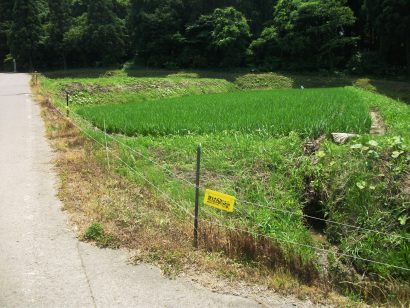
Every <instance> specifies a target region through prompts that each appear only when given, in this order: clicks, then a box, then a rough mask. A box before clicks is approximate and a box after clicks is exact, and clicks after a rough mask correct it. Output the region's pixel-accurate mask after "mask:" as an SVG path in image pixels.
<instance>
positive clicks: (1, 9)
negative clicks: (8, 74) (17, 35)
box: [0, 0, 14, 69]
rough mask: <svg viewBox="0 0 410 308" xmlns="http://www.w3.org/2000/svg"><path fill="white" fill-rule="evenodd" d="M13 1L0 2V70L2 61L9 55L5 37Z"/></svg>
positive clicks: (7, 31)
mask: <svg viewBox="0 0 410 308" xmlns="http://www.w3.org/2000/svg"><path fill="white" fill-rule="evenodd" d="M13 4H14V1H12V0H1V1H0V69H1V68H2V67H3V63H4V60H5V58H6V56H7V54H8V53H9V49H8V46H7V36H8V33H9V30H10V27H11V20H12V19H11V17H12V11H13Z"/></svg>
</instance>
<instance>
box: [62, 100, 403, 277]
mask: <svg viewBox="0 0 410 308" xmlns="http://www.w3.org/2000/svg"><path fill="white" fill-rule="evenodd" d="M55 109H56V110H57V111H58V112H59V113H60V115H61V116H62V117H64V118H66V117H65V115H64V114H63V113H62V112H61V111H60V110H59V109H58V108H57V107H55ZM66 119H67V118H66ZM68 120H69V122H70V123H71V124H72V125H74V126H75V127H76V128H77V129H79V130H80V131H81V132H83V133H84V134H85V135H87V136H88V137H89V138H90V139H92V140H93V141H94V142H96V143H97V144H99V145H100V146H101V147H103V148H104V147H105V146H104V144H102V143H101V142H100V141H98V140H97V139H96V138H94V137H93V136H92V135H91V134H89V133H88V132H86V131H85V130H84V129H83V128H82V127H80V126H79V125H77V124H76V123H75V122H74V121H72V120H71V119H68ZM103 133H104V132H103ZM109 151H110V152H111V153H113V155H114V156H115V157H116V158H117V159H118V160H119V161H121V162H122V163H123V164H125V165H126V166H127V167H128V168H129V169H131V170H132V171H133V172H135V173H136V174H137V175H138V176H140V177H141V178H142V179H143V180H144V181H146V182H147V183H148V184H150V185H151V186H152V187H153V188H154V189H155V190H157V191H158V192H159V193H160V194H161V195H163V196H165V197H166V198H167V199H168V200H170V201H171V202H172V203H174V205H175V206H176V207H177V208H178V209H180V210H182V211H183V212H185V213H186V214H187V215H188V217H191V218H194V215H193V214H192V213H191V212H190V211H189V210H188V209H187V208H185V207H183V206H181V205H180V204H179V202H178V201H176V200H175V199H173V198H172V197H171V196H170V195H169V194H168V193H167V192H165V191H163V190H162V189H160V188H159V187H157V186H156V185H155V184H154V183H152V182H151V181H150V180H149V179H148V178H146V177H145V176H144V175H143V174H142V173H140V172H138V171H137V170H136V169H135V168H133V167H132V166H130V165H129V164H128V163H127V162H126V161H124V160H123V159H122V158H121V157H120V156H118V155H117V154H116V153H115V152H114V151H113V150H112V149H109ZM290 213H292V212H290ZM201 221H202V222H205V223H208V224H210V225H214V226H218V227H222V228H227V229H230V230H232V231H236V232H244V233H247V234H249V235H253V236H257V237H262V238H266V239H270V240H275V241H279V242H283V243H287V244H291V245H295V246H299V247H305V248H310V249H313V250H316V251H320V252H325V253H333V254H336V255H338V256H340V257H346V258H351V259H355V260H360V261H363V262H367V263H373V264H378V265H383V266H387V267H390V268H395V269H399V270H404V271H410V268H406V267H401V266H397V265H393V264H389V263H385V262H380V261H376V260H372V259H367V258H363V257H360V256H354V255H350V254H346V253H341V252H334V251H332V250H329V249H324V248H320V247H315V246H313V245H308V244H302V243H298V242H295V241H290V240H286V239H281V238H278V237H274V236H271V235H270V236H269V235H266V234H261V233H257V232H253V231H249V230H244V229H238V228H234V227H232V226H228V225H222V224H220V223H218V222H215V221H210V220H206V219H205V220H201ZM369 231H372V230H369ZM373 231H375V230H373Z"/></svg>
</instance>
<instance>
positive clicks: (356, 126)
mask: <svg viewBox="0 0 410 308" xmlns="http://www.w3.org/2000/svg"><path fill="white" fill-rule="evenodd" d="M77 111H78V113H79V114H80V115H82V116H83V117H84V118H86V119H88V120H89V121H91V122H92V123H93V124H94V125H96V126H98V127H100V128H102V127H103V123H104V121H105V122H106V126H107V131H108V132H110V133H121V134H125V135H129V136H134V135H157V136H163V135H189V134H207V133H215V132H222V131H226V132H241V133H255V134H264V135H276V136H277V135H287V134H289V133H290V132H292V131H295V132H297V133H299V134H300V135H301V136H304V137H317V136H319V135H321V134H324V133H332V132H348V133H366V132H368V131H369V129H370V126H371V118H370V116H369V113H368V109H367V107H366V105H365V104H364V103H363V101H362V100H361V97H360V96H359V95H358V94H357V93H355V92H354V91H353V89H351V88H329V89H307V90H299V89H280V90H270V91H247V92H245V91H244V92H241V91H238V92H232V93H222V94H209V95H201V96H188V97H179V98H173V99H166V100H158V101H151V102H142V103H138V104H133V103H131V104H125V105H121V106H118V105H105V106H88V107H79V108H78V110H77Z"/></svg>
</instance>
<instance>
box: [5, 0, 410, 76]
mask: <svg viewBox="0 0 410 308" xmlns="http://www.w3.org/2000/svg"><path fill="white" fill-rule="evenodd" d="M14 6H15V7H16V8H17V10H14V11H13V7H14ZM12 20H14V22H12ZM12 27H13V28H12ZM11 29H13V31H10V30H11ZM409 32H410V5H409V2H408V0H321V1H319V0H252V1H251V0H218V1H217V0H210V1H205V0H97V1H89V0H56V1H51V0H48V1H46V0H26V1H23V0H14V1H13V0H1V1H0V68H1V65H2V64H3V62H4V59H5V58H6V56H7V55H8V54H10V53H12V54H13V56H15V57H17V58H18V63H19V64H20V65H19V66H20V67H21V66H23V67H24V66H25V67H32V66H37V67H44V66H48V67H66V66H67V65H70V66H110V65H113V64H117V63H122V62H125V61H127V60H135V62H136V64H142V65H144V66H154V67H165V68H170V69H173V68H178V67H201V68H209V67H214V68H215V67H238V66H254V67H255V68H259V69H263V70H272V69H286V70H288V69H291V70H312V69H314V70H322V69H325V70H335V69H337V70H339V69H348V70H350V71H351V72H354V73H372V74H397V73H398V72H402V73H403V72H405V71H406V69H408V67H410V65H409V63H410V35H408V33H409ZM7 37H9V40H8V42H7ZM8 59H9V61H10V59H11V56H8ZM409 70H410V69H409Z"/></svg>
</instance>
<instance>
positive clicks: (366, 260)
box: [202, 220, 410, 271]
mask: <svg viewBox="0 0 410 308" xmlns="http://www.w3.org/2000/svg"><path fill="white" fill-rule="evenodd" d="M202 222H206V223H208V224H211V225H216V226H218V227H222V228H228V229H231V230H232V231H240V232H245V233H248V234H250V235H253V236H259V237H263V238H267V239H271V240H276V241H279V242H284V243H287V244H292V245H295V246H300V247H305V248H311V249H314V250H317V251H321V252H327V253H329V252H330V253H334V254H336V255H339V256H342V257H347V258H352V259H356V260H360V261H364V262H368V263H374V264H379V265H384V266H388V267H391V268H395V269H400V270H404V271H410V268H406V267H401V266H397V265H393V264H389V263H384V262H380V261H375V260H371V259H366V258H362V257H360V256H353V255H349V254H346V253H342V252H334V251H332V250H328V249H324V248H319V247H315V246H312V245H308V244H302V243H298V242H294V241H290V240H285V239H281V238H278V237H274V236H269V235H265V234H261V233H257V232H252V231H249V230H243V229H237V228H234V227H230V226H226V225H222V224H219V223H216V222H213V221H209V220H202Z"/></svg>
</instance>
